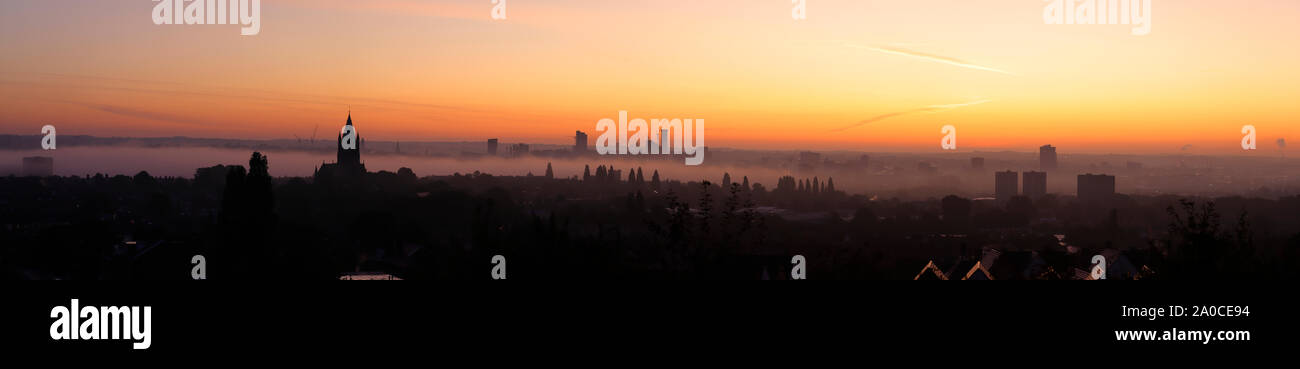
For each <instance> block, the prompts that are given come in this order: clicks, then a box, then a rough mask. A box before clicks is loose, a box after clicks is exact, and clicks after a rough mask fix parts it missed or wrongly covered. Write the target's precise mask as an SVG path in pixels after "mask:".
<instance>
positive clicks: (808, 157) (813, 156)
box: [799, 151, 822, 166]
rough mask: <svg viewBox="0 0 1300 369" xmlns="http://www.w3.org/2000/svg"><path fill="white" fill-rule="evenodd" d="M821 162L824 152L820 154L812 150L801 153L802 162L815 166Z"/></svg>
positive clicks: (800, 161)
mask: <svg viewBox="0 0 1300 369" xmlns="http://www.w3.org/2000/svg"><path fill="white" fill-rule="evenodd" d="M821 162H822V154H818V153H815V152H812V151H804V152H801V153H799V163H800V164H803V165H814V166H815V165H818V164H821Z"/></svg>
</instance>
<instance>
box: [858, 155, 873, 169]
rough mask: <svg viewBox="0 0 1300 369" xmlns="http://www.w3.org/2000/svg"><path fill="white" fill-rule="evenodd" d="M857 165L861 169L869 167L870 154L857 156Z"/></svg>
mask: <svg viewBox="0 0 1300 369" xmlns="http://www.w3.org/2000/svg"><path fill="white" fill-rule="evenodd" d="M858 167H859V168H862V169H871V156H870V155H862V156H859V157H858Z"/></svg>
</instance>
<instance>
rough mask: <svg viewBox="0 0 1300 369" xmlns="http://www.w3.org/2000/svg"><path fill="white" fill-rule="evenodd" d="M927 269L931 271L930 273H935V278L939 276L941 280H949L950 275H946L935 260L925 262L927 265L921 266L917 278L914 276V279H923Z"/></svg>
mask: <svg viewBox="0 0 1300 369" xmlns="http://www.w3.org/2000/svg"><path fill="white" fill-rule="evenodd" d="M927 271H929V272H930V275H933V276H934V278H938V279H939V280H941V281H946V280H948V276H947V275H944V274H943V271H941V270H939V267H938V266H936V265H934V260H931V261H930V262H929V263H926V264H925V267H924V268H921V272H920V273H917V274H916V277H915V278H912V280H914V281H919V280H921V277H924V276H926V272H927ZM927 279H928V278H927Z"/></svg>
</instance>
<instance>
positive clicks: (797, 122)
mask: <svg viewBox="0 0 1300 369" xmlns="http://www.w3.org/2000/svg"><path fill="white" fill-rule="evenodd" d="M152 4H153V3H152V2H147V1H141V2H139V3H138V4H134V3H117V2H114V3H104V2H79V3H77V5H78V6H71V7H65V6H57V7H56V6H53V5H50V4H47V3H45V2H36V1H19V2H15V3H9V4H6V7H9V8H13V9H14V10H15V11H10V12H5V13H4V15H0V20H3V22H0V24H2V25H0V27H2V28H3V29H4V31H5V32H3V34H4V35H3V36H0V38H2V39H3V40H4V42H5V44H6V45H11V50H12V51H11V52H10V53H8V55H7V57H6V58H4V59H3V60H0V66H3V68H2V69H0V70H2V71H0V98H3V99H4V100H5V101H7V102H8V104H7V105H9V106H6V107H5V110H6V114H5V115H4V117H0V133H5V134H20V135H22V134H35V133H37V132H39V131H38V129H39V128H40V126H42V125H44V124H53V125H56V126H58V127H59V129H60V131H59V133H60V134H64V135H81V134H84V135H92V136H105V137H119V136H121V137H172V136H188V137H212V138H237V139H276V138H293V137H295V136H298V137H303V136H307V135H309V134H311V133H312V132H313V131H314V130H316V129H317V127H318V126H319V127H321V129H322V130H321V132H327V131H333V130H335V129H337V128H338V127H337V125H338V123H337V118H335V117H337V116H338V114H340V112H341V111H345V110H347V109H349V108H351V109H353V110H354V113H355V114H357V115H358V116H359V117H364V119H365V120H366V121H367V122H369V123H368V125H367V129H366V132H364V133H365V134H366V136H367V137H369V138H371V139H373V140H379V141H385V140H391V141H409V140H418V141H464V142H473V141H483V140H486V139H489V138H498V139H500V140H501V141H503V142H523V143H534V144H556V145H563V144H571V143H572V137H573V136H572V135H571V134H570V133H571V132H574V131H584V132H591V131H592V129H593V128H594V127H595V124H596V122H597V121H598V120H599V119H601V118H603V117H608V116H611V115H613V114H615V113H616V112H617V111H619V110H627V111H630V112H631V113H632V114H633V115H635V116H645V117H655V116H683V115H685V116H692V117H699V118H701V119H708V120H709V122H710V126H709V128H708V131H707V134H708V135H709V142H708V146H710V147H731V148H744V149H760V150H805V149H806V150H816V151H833V150H854V151H872V152H939V151H940V147H939V145H938V141H939V140H940V138H941V135H940V132H939V128H940V127H941V126H943V125H948V124H951V125H954V126H956V127H957V128H958V132H959V137H960V139H959V141H958V142H959V146H958V151H962V152H967V151H980V150H992V151H1000V150H1013V151H1032V150H1033V149H1034V148H1036V147H1039V146H1040V145H1043V144H1047V143H1050V144H1052V145H1056V146H1058V147H1061V148H1062V150H1063V151H1067V152H1072V153H1139V154H1152V153H1181V152H1184V151H1190V152H1193V153H1196V154H1211V155H1247V156H1274V155H1277V152H1278V151H1279V147H1278V146H1275V145H1274V141H1275V140H1276V139H1285V138H1287V137H1294V135H1295V134H1296V133H1300V132H1298V131H1297V128H1296V125H1295V124H1294V122H1293V121H1292V120H1293V117H1295V116H1297V115H1298V114H1300V107H1296V106H1295V105H1294V104H1293V102H1294V100H1295V98H1296V97H1297V96H1300V87H1297V84H1294V83H1279V82H1282V81H1295V80H1300V78H1297V77H1300V76H1297V71H1296V70H1294V68H1291V67H1290V66H1291V65H1294V64H1296V63H1297V62H1300V53H1297V52H1296V51H1295V50H1294V49H1293V48H1288V47H1285V46H1282V45H1288V44H1293V43H1294V41H1295V38H1296V36H1295V35H1296V34H1297V32H1296V28H1297V27H1298V26H1296V25H1295V24H1293V22H1290V21H1289V20H1288V19H1287V18H1286V17H1285V16H1284V15H1285V14H1293V13H1294V10H1297V9H1296V8H1297V7H1300V5H1297V4H1295V3H1294V2H1285V1H1267V2H1258V3H1256V4H1252V5H1255V6H1254V7H1253V8H1251V9H1246V8H1245V7H1241V6H1238V5H1237V4H1232V3H1226V2H1210V1H1190V2H1179V3H1156V4H1154V6H1155V10H1154V13H1155V14H1154V17H1153V19H1154V21H1153V22H1152V24H1153V26H1152V32H1151V33H1150V34H1149V35H1146V36H1134V35H1132V34H1131V33H1130V32H1129V27H1126V26H1115V25H1049V24H1044V22H1043V19H1042V10H1043V5H1044V3H1043V2H1039V1H1023V2H1020V1H1015V2H991V3H979V4H972V3H968V2H948V1H917V2H906V3H895V2H879V3H878V2H868V3H861V2H848V1H829V0H828V1H815V2H812V3H811V4H810V5H809V7H810V10H809V16H808V19H806V20H799V21H795V20H791V19H790V17H789V10H790V9H789V4H786V3H785V2H779V1H778V2H771V3H761V4H757V3H755V4H751V3H748V2H746V3H743V4H742V3H741V2H733V1H720V2H708V3H701V4H672V5H665V4H661V3H658V2H620V3H617V4H605V3H591V2H582V1H561V2H548V3H546V4H537V3H528V2H516V3H511V4H510V5H511V8H510V17H509V19H506V20H500V21H494V20H492V19H491V18H490V16H489V12H490V10H491V4H487V3H484V4H477V3H470V2H446V1H443V2H424V1H422V2H416V1H399V0H391V1H383V2H367V3H355V2H342V1H277V2H265V3H264V4H263V5H262V6H263V8H264V9H263V11H262V13H263V21H262V30H261V33H260V34H259V35H257V36H240V35H239V34H238V32H237V31H236V32H232V29H228V28H224V27H160V26H157V25H154V24H153V23H152V22H150V21H149V18H148V17H147V16H145V14H146V13H148V12H149V11H150V8H151V7H152ZM741 5H744V6H741ZM1247 14H1249V15H1250V17H1249V18H1247V17H1245V15H1247ZM19 15H21V18H20V17H19ZM902 19H906V20H908V21H909V22H904V21H902ZM624 24H658V25H662V26H664V27H666V28H664V29H665V30H668V31H664V32H644V30H641V29H629V27H624V26H623V25H624ZM631 28H637V27H631ZM593 30H598V31H593ZM1223 30H1229V31H1231V32H1222V31H1223ZM31 32H37V33H41V34H44V35H46V36H47V37H43V38H41V40H40V42H35V41H34V40H31V39H25V38H23V37H24V36H22V35H23V34H30V33H31ZM754 35H762V37H757V38H755V37H752V36H754ZM741 36H744V37H741ZM602 40H604V41H608V42H602ZM616 41H617V42H616ZM1101 42H1104V43H1105V45H1106V47H1105V48H1104V49H1103V48H1101V47H1100V46H1098V47H1089V45H1100V44H1099V43H1101ZM426 45H428V46H426ZM435 45H436V46H435ZM1103 51H1104V52H1103ZM87 56H94V57H93V58H91V57H87ZM953 61H961V62H962V63H956V62H953ZM974 67H979V68H974ZM1246 124H1251V125H1254V126H1256V127H1257V128H1258V129H1259V134H1258V136H1259V137H1258V141H1259V143H1260V144H1259V149H1258V150H1254V151H1249V152H1247V151H1242V150H1241V149H1240V147H1239V145H1238V144H1239V142H1240V140H1241V134H1240V132H1239V131H1240V129H1241V127H1242V126H1243V125H1246Z"/></svg>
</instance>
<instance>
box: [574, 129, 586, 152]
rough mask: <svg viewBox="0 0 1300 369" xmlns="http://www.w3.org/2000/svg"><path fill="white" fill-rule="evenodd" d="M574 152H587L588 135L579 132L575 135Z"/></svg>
mask: <svg viewBox="0 0 1300 369" xmlns="http://www.w3.org/2000/svg"><path fill="white" fill-rule="evenodd" d="M573 151H574V152H584V151H587V134H586V133H583V132H582V131H578V132H577V133H576V134H574V135H573Z"/></svg>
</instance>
